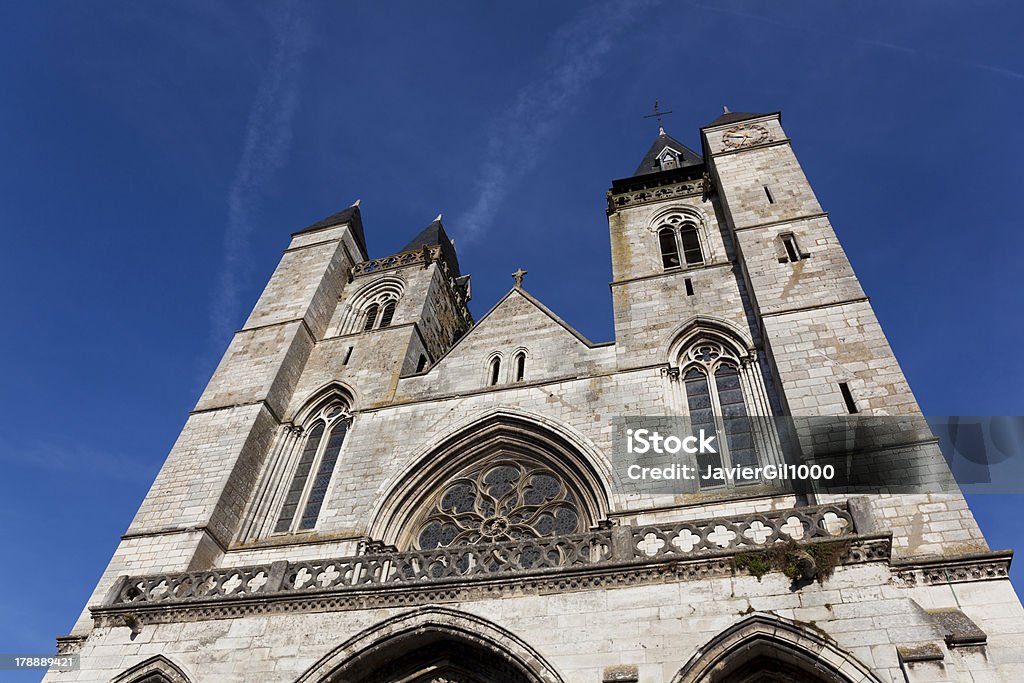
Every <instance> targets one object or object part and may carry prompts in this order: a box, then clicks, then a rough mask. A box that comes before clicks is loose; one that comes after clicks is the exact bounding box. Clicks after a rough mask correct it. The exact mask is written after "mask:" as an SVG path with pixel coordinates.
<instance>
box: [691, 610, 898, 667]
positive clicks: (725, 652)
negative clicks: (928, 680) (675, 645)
mask: <svg viewBox="0 0 1024 683" xmlns="http://www.w3.org/2000/svg"><path fill="white" fill-rule="evenodd" d="M672 683H880V681H879V680H878V678H877V677H875V675H874V674H872V673H871V671H870V670H869V669H868V668H867V667H866V666H864V665H863V664H861V663H860V662H859V661H857V660H856V659H855V658H854V657H852V656H851V655H849V654H847V653H846V652H843V651H842V650H841V649H839V648H838V647H836V646H835V644H834V643H832V641H831V640H829V639H827V638H826V637H825V636H824V634H822V633H820V632H818V631H815V630H813V629H810V628H807V627H804V626H801V625H800V624H798V623H797V622H795V621H791V620H789V619H782V618H780V617H776V616H773V615H770V614H753V615H751V616H749V617H747V618H746V619H743V620H742V621H740V622H739V623H737V624H734V625H733V626H731V627H729V628H727V629H726V630H725V631H723V632H722V633H720V634H718V635H717V636H715V637H714V638H712V639H711V640H710V641H709V642H708V643H707V644H705V645H704V646H703V647H702V648H700V650H698V651H697V653H696V654H694V656H693V657H692V658H691V659H690V661H689V662H687V664H686V666H684V667H683V668H682V670H681V671H680V672H679V673H678V674H677V675H676V677H675V678H674V679H672Z"/></svg>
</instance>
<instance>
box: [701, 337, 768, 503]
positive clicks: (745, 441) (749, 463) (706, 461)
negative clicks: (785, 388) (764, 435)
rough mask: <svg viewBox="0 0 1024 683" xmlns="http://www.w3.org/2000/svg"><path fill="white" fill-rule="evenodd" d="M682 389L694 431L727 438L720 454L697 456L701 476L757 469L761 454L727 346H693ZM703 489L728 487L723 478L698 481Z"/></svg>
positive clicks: (712, 343)
mask: <svg viewBox="0 0 1024 683" xmlns="http://www.w3.org/2000/svg"><path fill="white" fill-rule="evenodd" d="M682 360H683V372H682V380H683V390H684V392H685V394H686V407H687V410H688V412H689V416H690V422H691V427H690V428H691V429H692V430H693V431H694V432H695V433H696V432H697V431H699V430H701V429H704V430H705V431H706V432H708V433H711V432H714V433H717V434H720V435H724V437H725V438H724V439H719V449H718V450H719V452H718V453H698V454H697V456H696V457H697V467H698V469H699V470H700V472H701V473H704V472H707V471H708V468H709V467H710V468H712V469H714V468H720V467H726V468H729V467H756V466H757V465H758V462H759V460H758V453H757V447H756V443H755V437H754V430H753V426H752V424H751V421H750V418H749V414H748V410H747V404H746V399H745V397H744V393H743V383H742V382H741V377H740V361H739V359H738V358H737V357H736V356H735V354H733V353H732V352H731V350H729V349H728V348H727V347H726V346H725V345H724V344H721V343H719V342H717V341H713V340H703V341H699V342H697V343H695V344H693V345H692V346H691V347H690V348H689V349H688V350H687V351H686V353H685V355H684V357H683V359H682ZM698 481H699V482H700V486H701V488H714V487H721V486H724V485H725V483H726V482H725V481H724V480H721V479H712V480H706V479H699V480H698Z"/></svg>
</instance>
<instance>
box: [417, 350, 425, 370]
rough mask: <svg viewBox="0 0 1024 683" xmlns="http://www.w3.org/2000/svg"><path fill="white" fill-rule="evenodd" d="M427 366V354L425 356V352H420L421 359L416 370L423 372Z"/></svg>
mask: <svg viewBox="0 0 1024 683" xmlns="http://www.w3.org/2000/svg"><path fill="white" fill-rule="evenodd" d="M426 367H427V357H426V356H424V355H423V354H422V353H421V354H420V359H419V360H418V361H416V372H423V370H424V369H425V368H426Z"/></svg>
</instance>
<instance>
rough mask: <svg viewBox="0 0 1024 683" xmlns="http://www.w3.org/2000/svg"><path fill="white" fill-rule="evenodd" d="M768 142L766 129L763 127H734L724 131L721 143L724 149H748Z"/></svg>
mask: <svg viewBox="0 0 1024 683" xmlns="http://www.w3.org/2000/svg"><path fill="white" fill-rule="evenodd" d="M766 140H768V129H767V128H765V127H764V126H736V127H735V128H730V129H729V130H727V131H725V135H723V136H722V142H724V143H725V145H726V147H749V146H750V145H756V144H757V143H759V142H765V141H766Z"/></svg>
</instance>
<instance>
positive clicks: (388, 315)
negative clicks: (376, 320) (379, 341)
mask: <svg viewBox="0 0 1024 683" xmlns="http://www.w3.org/2000/svg"><path fill="white" fill-rule="evenodd" d="M396 305H397V302H396V301H389V302H387V303H386V304H384V309H383V310H382V311H381V313H380V325H378V327H381V328H384V327H388V326H390V325H391V321H392V320H394V319H395V306H396Z"/></svg>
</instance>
